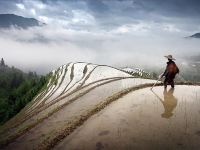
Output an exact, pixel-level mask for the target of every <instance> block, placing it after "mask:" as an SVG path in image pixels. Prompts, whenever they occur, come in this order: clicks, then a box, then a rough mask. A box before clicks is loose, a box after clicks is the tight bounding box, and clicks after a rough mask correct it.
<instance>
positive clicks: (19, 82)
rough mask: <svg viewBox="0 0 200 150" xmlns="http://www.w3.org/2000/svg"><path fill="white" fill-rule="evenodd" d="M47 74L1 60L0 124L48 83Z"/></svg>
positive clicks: (13, 114) (14, 113)
mask: <svg viewBox="0 0 200 150" xmlns="http://www.w3.org/2000/svg"><path fill="white" fill-rule="evenodd" d="M47 80H48V79H47V76H39V75H37V74H36V73H35V72H29V73H24V72H23V71H21V70H19V69H17V68H15V67H9V66H8V65H6V64H5V62H4V59H3V58H2V59H1V62H0V125H2V124H3V123H5V122H6V121H7V120H9V119H10V118H12V117H13V116H15V115H16V114H17V113H18V112H19V111H20V110H21V109H22V108H24V107H25V106H26V105H27V103H29V102H30V101H31V100H32V99H33V98H34V97H35V96H36V95H37V94H38V92H39V91H40V90H41V89H42V87H44V86H45V84H46V83H47Z"/></svg>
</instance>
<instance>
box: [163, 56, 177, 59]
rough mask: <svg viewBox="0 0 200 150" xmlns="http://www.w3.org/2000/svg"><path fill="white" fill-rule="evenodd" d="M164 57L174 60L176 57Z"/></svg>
mask: <svg viewBox="0 0 200 150" xmlns="http://www.w3.org/2000/svg"><path fill="white" fill-rule="evenodd" d="M164 57H166V58H167V59H171V60H176V59H175V58H173V57H169V56H164Z"/></svg>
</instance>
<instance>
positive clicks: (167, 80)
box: [164, 78, 174, 88]
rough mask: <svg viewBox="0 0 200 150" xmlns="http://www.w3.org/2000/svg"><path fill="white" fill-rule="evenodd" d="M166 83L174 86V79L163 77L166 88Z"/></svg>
mask: <svg viewBox="0 0 200 150" xmlns="http://www.w3.org/2000/svg"><path fill="white" fill-rule="evenodd" d="M167 85H171V87H172V88H174V79H170V78H165V80H164V87H165V88H167Z"/></svg>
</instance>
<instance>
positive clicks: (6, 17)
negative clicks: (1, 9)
mask: <svg viewBox="0 0 200 150" xmlns="http://www.w3.org/2000/svg"><path fill="white" fill-rule="evenodd" d="M42 25H45V24H44V23H42V22H40V21H38V20H37V19H35V18H26V17H23V16H19V15H15V14H0V28H10V27H17V28H23V29H27V28H29V27H36V26H42Z"/></svg>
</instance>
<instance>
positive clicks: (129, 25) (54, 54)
mask: <svg viewBox="0 0 200 150" xmlns="http://www.w3.org/2000/svg"><path fill="white" fill-rule="evenodd" d="M199 6H200V1H199V0H165V1H163V0H0V13H1V14H5V13H10V14H16V15H20V16H24V17H30V18H35V19H37V20H39V21H40V22H43V23H46V25H45V26H42V27H33V28H29V29H16V28H14V27H13V28H11V29H7V30H5V29H4V30H0V54H1V56H0V57H4V59H5V61H6V62H7V63H8V64H10V65H14V66H17V67H20V68H22V69H24V70H32V71H37V72H39V73H47V72H49V71H50V70H52V69H55V68H56V67H58V66H60V65H63V64H66V63H68V62H83V61H84V62H91V63H97V64H107V65H112V66H116V67H125V66H134V67H142V68H145V67H149V66H150V67H160V66H162V65H164V64H165V61H166V60H165V59H164V57H163V56H164V55H168V54H172V55H174V57H176V58H177V61H179V60H181V61H182V58H183V57H184V56H188V55H198V54H199V53H200V50H199V48H200V44H199V43H200V42H199V39H188V38H185V37H188V36H190V35H192V34H194V33H197V32H200V7H199ZM179 63H181V62H179Z"/></svg>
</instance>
